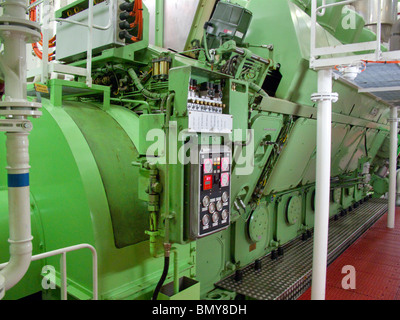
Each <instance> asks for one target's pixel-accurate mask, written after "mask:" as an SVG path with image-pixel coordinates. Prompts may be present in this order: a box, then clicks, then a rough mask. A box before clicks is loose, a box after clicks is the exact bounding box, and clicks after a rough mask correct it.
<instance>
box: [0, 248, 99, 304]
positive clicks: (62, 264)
mask: <svg viewBox="0 0 400 320" xmlns="http://www.w3.org/2000/svg"><path fill="white" fill-rule="evenodd" d="M81 249H89V250H90V251H91V252H92V267H93V277H92V279H93V300H98V299H99V294H98V271H97V251H96V249H95V248H94V247H93V246H91V245H90V244H86V243H82V244H78V245H74V246H70V247H65V248H62V249H57V250H53V251H49V252H45V253H40V254H37V255H34V256H32V259H31V261H37V260H41V259H45V258H49V257H52V256H57V255H62V256H61V261H60V269H61V270H60V277H61V285H60V289H61V300H67V259H66V254H67V253H68V252H72V251H77V250H81ZM7 264H8V263H3V264H0V270H1V269H3V268H5V267H6V266H7Z"/></svg>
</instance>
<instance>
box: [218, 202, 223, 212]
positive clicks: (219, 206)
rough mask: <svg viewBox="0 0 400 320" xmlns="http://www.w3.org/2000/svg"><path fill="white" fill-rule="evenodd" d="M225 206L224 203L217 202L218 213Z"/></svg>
mask: <svg viewBox="0 0 400 320" xmlns="http://www.w3.org/2000/svg"><path fill="white" fill-rule="evenodd" d="M223 206H224V205H223V203H222V201H218V202H217V210H218V211H221V210H222V207H223Z"/></svg>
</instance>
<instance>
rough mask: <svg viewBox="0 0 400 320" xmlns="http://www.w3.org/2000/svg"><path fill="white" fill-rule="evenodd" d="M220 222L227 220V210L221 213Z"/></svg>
mask: <svg viewBox="0 0 400 320" xmlns="http://www.w3.org/2000/svg"><path fill="white" fill-rule="evenodd" d="M221 217H222V220H226V219H227V218H228V210H226V209H225V210H224V211H222V213H221Z"/></svg>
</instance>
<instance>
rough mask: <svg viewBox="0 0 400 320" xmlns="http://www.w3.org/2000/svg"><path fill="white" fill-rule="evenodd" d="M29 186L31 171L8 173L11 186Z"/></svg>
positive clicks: (9, 185)
mask: <svg viewBox="0 0 400 320" xmlns="http://www.w3.org/2000/svg"><path fill="white" fill-rule="evenodd" d="M28 186H29V173H22V174H9V175H8V187H9V188H22V187H28Z"/></svg>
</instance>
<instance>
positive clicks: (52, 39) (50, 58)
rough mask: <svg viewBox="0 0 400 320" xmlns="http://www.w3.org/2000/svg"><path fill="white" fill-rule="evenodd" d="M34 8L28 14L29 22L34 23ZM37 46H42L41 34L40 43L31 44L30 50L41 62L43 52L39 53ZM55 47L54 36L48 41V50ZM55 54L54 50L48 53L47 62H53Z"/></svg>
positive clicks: (31, 1) (32, 0) (31, 0)
mask: <svg viewBox="0 0 400 320" xmlns="http://www.w3.org/2000/svg"><path fill="white" fill-rule="evenodd" d="M35 1H36V0H30V4H32V3H34V2H35ZM36 18H37V17H36V7H34V8H32V9H31V10H30V12H29V19H30V20H31V21H36ZM38 44H39V45H40V46H43V35H42V34H41V39H40V41H39V42H35V43H32V49H33V52H34V53H35V55H36V56H37V57H38V58H39V59H40V60H42V58H43V52H42V51H40V49H39V46H38ZM55 46H56V36H54V37H53V38H51V39H50V40H49V48H55ZM55 53H56V51H55V50H54V51H53V52H51V53H49V58H48V59H49V61H53V60H55V56H54V55H55Z"/></svg>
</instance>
